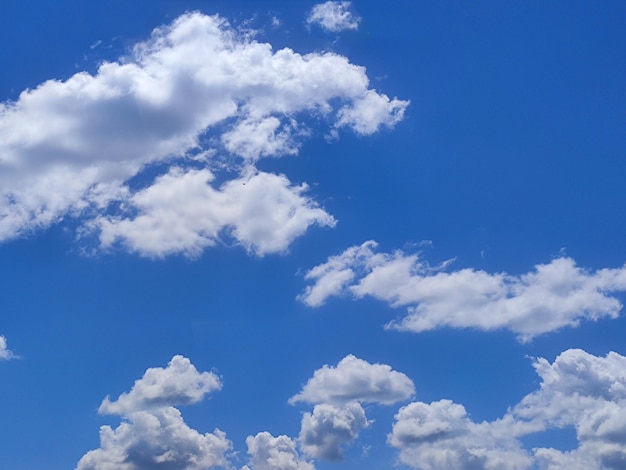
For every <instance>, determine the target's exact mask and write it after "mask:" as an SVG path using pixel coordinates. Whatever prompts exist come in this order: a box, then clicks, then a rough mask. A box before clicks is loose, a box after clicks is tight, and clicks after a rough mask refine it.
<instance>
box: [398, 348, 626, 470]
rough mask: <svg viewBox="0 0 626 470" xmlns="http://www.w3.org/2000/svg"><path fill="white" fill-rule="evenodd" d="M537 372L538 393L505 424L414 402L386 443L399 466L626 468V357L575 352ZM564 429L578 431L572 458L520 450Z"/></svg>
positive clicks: (447, 404) (426, 469) (444, 405)
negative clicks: (525, 440)
mask: <svg viewBox="0 0 626 470" xmlns="http://www.w3.org/2000/svg"><path fill="white" fill-rule="evenodd" d="M534 367H535V370H536V371H537V373H538V375H539V376H540V377H541V384H540V387H539V389H538V390H537V391H535V392H533V393H530V394H529V395H527V396H526V397H524V398H523V399H522V400H521V401H520V403H518V404H517V405H515V406H514V407H512V408H511V409H510V410H509V411H508V412H507V413H506V414H505V415H504V416H503V417H502V418H501V419H498V420H495V421H492V422H482V423H475V422H473V421H471V420H470V419H469V417H468V416H467V413H466V411H465V408H464V407H463V406H461V405H458V404H455V403H453V402H451V401H449V400H441V401H439V402H435V403H431V404H426V403H421V402H415V403H411V404H409V405H407V406H405V407H403V408H401V409H400V411H399V412H398V414H397V415H396V422H395V424H394V426H393V431H392V433H391V434H390V435H389V438H388V440H389V443H390V444H391V445H392V446H394V447H396V448H398V449H400V460H401V461H403V462H404V463H406V464H407V465H409V466H411V467H413V468H416V469H422V470H430V469H447V468H450V469H457V468H458V469H473V468H485V469H491V468H493V469H496V468H503V469H527V468H531V467H532V468H541V469H550V470H556V469H562V468H568V469H570V468H571V469H587V468H601V469H607V470H609V469H610V470H617V469H623V468H625V465H626V357H624V356H621V355H619V354H617V353H614V352H612V353H609V354H608V355H607V356H606V357H597V356H593V355H591V354H589V353H587V352H585V351H582V350H580V349H570V350H567V351H565V352H563V353H562V354H561V355H559V356H558V357H557V358H556V359H555V361H554V362H553V363H552V364H550V363H549V362H548V361H547V360H545V359H541V358H540V359H537V360H536V361H535V363H534ZM566 427H573V428H574V429H575V430H576V436H577V439H578V442H579V446H578V447H577V448H576V449H574V450H571V451H561V450H558V449H553V448H535V449H532V450H531V451H529V450H525V449H523V448H522V446H521V442H520V440H519V439H520V438H521V437H523V436H525V435H529V434H533V433H537V432H542V431H545V430H549V429H561V428H566Z"/></svg>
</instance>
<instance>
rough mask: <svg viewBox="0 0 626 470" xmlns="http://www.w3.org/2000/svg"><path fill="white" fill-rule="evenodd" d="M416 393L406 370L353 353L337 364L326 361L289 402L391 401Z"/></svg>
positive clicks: (390, 402)
mask: <svg viewBox="0 0 626 470" xmlns="http://www.w3.org/2000/svg"><path fill="white" fill-rule="evenodd" d="M414 394H415V386H414V385H413V382H412V381H411V379H409V378H408V377H407V376H406V375H404V374H403V373H401V372H397V371H395V370H392V369H391V367H390V366H388V365H387V364H370V363H369V362H366V361H364V360H362V359H359V358H357V357H355V356H353V355H351V354H350V355H348V356H346V357H344V358H343V359H342V360H341V361H340V362H339V364H337V366H336V367H333V366H328V365H324V366H323V367H322V368H321V369H318V370H316V371H315V372H314V374H313V377H311V378H310V379H309V381H308V382H307V383H306V385H305V386H304V387H303V388H302V391H301V392H300V393H298V394H297V395H295V396H293V397H292V398H291V399H290V400H289V402H290V403H297V402H307V403H312V404H316V403H330V404H334V405H345V404H346V403H350V402H355V401H356V402H369V403H381V404H384V405H391V404H393V403H396V402H398V401H401V400H406V399H408V398H410V397H411V396H412V395H414Z"/></svg>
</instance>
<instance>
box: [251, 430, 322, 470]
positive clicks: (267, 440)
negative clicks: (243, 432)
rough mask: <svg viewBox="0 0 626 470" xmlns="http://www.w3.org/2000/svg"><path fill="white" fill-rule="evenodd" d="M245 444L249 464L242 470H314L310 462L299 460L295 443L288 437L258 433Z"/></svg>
mask: <svg viewBox="0 0 626 470" xmlns="http://www.w3.org/2000/svg"><path fill="white" fill-rule="evenodd" d="M246 444H247V445H248V454H249V455H250V462H249V463H248V465H249V466H244V467H243V469H242V470H315V466H314V465H313V464H312V463H311V462H309V461H307V460H304V459H301V458H300V456H299V455H298V451H297V450H296V443H295V442H294V441H293V440H292V439H291V438H289V437H288V436H278V437H274V436H272V435H271V434H270V433H269V432H260V433H258V434H257V435H256V436H248V438H247V439H246Z"/></svg>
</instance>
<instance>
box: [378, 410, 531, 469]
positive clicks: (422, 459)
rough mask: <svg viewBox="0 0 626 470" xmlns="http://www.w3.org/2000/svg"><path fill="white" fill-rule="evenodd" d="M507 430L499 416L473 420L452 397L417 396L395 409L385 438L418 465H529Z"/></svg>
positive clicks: (407, 460)
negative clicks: (424, 399) (422, 399)
mask: <svg viewBox="0 0 626 470" xmlns="http://www.w3.org/2000/svg"><path fill="white" fill-rule="evenodd" d="M502 431H505V432H502ZM506 431H508V430H507V429H506V426H503V423H502V422H498V421H496V422H494V423H487V422H483V423H475V422H473V421H471V420H470V419H469V417H468V416H467V412H466V411H465V408H464V407H463V406H462V405H458V404H456V403H453V402H451V401H450V400H441V401H438V402H434V403H430V404H427V403H422V402H415V403H411V404H409V405H407V406H405V407H403V408H401V409H400V411H399V412H398V414H397V415H396V423H395V424H394V425H393V431H392V433H391V434H390V435H389V443H390V444H391V445H392V446H394V447H397V448H399V449H401V451H400V460H401V461H402V462H404V463H405V464H407V465H409V466H410V467H412V468H415V469H420V470H470V469H479V468H480V469H485V470H497V469H503V470H517V469H525V468H529V466H530V465H531V463H532V459H531V457H530V455H529V454H528V453H527V452H526V451H524V450H523V449H522V448H521V445H520V443H519V441H517V440H516V439H515V438H514V436H511V433H510V432H506Z"/></svg>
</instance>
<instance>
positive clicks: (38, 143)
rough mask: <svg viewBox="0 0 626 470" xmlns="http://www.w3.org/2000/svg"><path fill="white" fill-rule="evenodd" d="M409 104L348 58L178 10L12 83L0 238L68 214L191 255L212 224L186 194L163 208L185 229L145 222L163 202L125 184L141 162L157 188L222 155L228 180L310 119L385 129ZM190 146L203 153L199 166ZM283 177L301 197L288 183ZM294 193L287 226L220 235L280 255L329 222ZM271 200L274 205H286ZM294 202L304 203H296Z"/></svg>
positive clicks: (1, 167) (280, 147)
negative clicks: (113, 43) (105, 51)
mask: <svg viewBox="0 0 626 470" xmlns="http://www.w3.org/2000/svg"><path fill="white" fill-rule="evenodd" d="M407 106H408V102H407V101H401V100H397V99H395V98H394V99H389V98H388V97H387V96H386V95H383V94H378V93H377V92H376V91H374V90H372V89H371V88H369V80H368V77H367V74H366V71H365V68H363V67H360V66H357V65H354V64H351V63H350V62H349V60H348V59H347V58H346V57H343V56H340V55H338V54H334V53H332V52H326V53H311V54H306V55H302V54H299V53H297V52H295V51H293V50H291V49H288V48H285V49H280V50H277V51H274V50H273V49H272V46H271V45H270V44H267V43H261V42H258V41H255V40H253V39H251V37H250V35H249V34H245V33H239V32H238V31H237V30H236V29H234V28H232V27H231V26H230V25H229V24H228V22H227V21H226V20H224V19H223V18H220V17H219V16H206V15H203V14H200V13H187V14H184V15H182V16H181V17H179V18H177V19H176V20H175V21H174V22H173V23H172V24H170V25H166V26H163V27H160V28H157V29H156V30H155V31H154V32H153V34H152V36H151V38H150V39H148V40H147V41H145V42H142V43H139V44H137V45H136V46H135V47H134V48H133V50H132V52H131V53H130V54H129V55H128V56H126V57H123V58H121V59H119V60H118V61H115V62H106V63H103V64H102V65H101V66H100V67H99V68H98V70H97V72H96V73H95V74H93V75H92V74H89V73H87V72H80V73H77V74H75V75H73V76H71V77H70V78H68V79H66V80H49V81H46V82H44V83H42V84H41V85H39V86H38V87H36V88H35V89H32V90H25V91H23V92H22V93H21V94H20V96H19V98H18V100H17V101H15V102H4V103H1V104H0V187H1V188H2V190H1V192H0V241H2V240H8V239H11V238H15V237H18V236H21V235H23V234H26V233H30V232H32V231H34V230H38V229H43V228H46V227H48V226H50V225H51V224H54V223H57V222H58V221H60V220H62V219H63V218H65V217H68V216H71V217H77V218H78V220H79V221H80V222H81V225H83V226H85V225H86V226H88V227H90V228H91V229H94V228H95V229H96V230H102V233H101V238H100V240H101V242H102V243H103V244H104V246H105V247H106V246H108V245H107V243H110V242H111V241H112V240H118V239H119V240H121V241H122V242H123V243H122V244H123V245H124V246H126V247H128V248H130V249H132V250H134V251H136V252H138V253H140V254H146V255H150V256H154V255H157V256H161V255H165V254H169V253H173V252H178V253H184V254H197V252H198V250H201V249H203V248H204V247H206V246H211V244H212V243H214V242H215V239H216V231H219V230H218V229H219V224H217V225H216V224H213V223H208V226H206V225H202V224H199V225H194V221H193V219H194V218H195V217H196V216H197V215H198V214H197V213H196V212H195V211H192V210H185V209H184V208H186V207H187V206H188V205H194V206H195V205H197V204H198V200H197V198H195V197H196V196H197V195H196V194H192V195H191V197H192V200H190V201H187V200H183V201H180V205H179V206H178V208H179V212H177V213H176V215H175V216H174V217H175V219H176V222H177V223H181V224H182V226H183V229H182V232H183V233H180V234H179V233H176V231H177V230H178V226H175V225H172V224H169V229H170V230H171V231H172V232H174V233H169V234H164V233H163V230H165V226H168V222H169V221H168V220H165V219H161V220H158V221H156V220H154V218H155V217H157V216H159V215H162V216H163V217H165V218H167V217H170V216H172V213H171V212H172V211H171V210H160V211H154V212H153V213H151V214H145V213H141V212H142V210H143V211H145V207H144V206H141V204H142V203H144V202H145V203H146V204H148V208H151V206H150V204H149V201H148V202H146V201H145V200H146V198H148V196H147V195H146V194H148V195H149V194H150V192H149V191H148V190H149V188H146V187H142V188H139V189H137V188H136V185H135V184H134V183H133V184H131V183H130V182H129V181H131V180H132V181H133V182H136V181H137V180H145V178H143V176H144V170H145V169H146V168H147V167H154V166H155V165H156V164H158V165H159V168H164V171H163V172H162V178H156V179H155V180H154V182H153V184H155V185H159V184H161V185H162V184H164V180H163V178H165V180H166V181H169V180H168V177H169V178H170V179H171V178H172V174H173V173H176V172H177V171H178V172H180V174H176V175H178V176H180V177H182V175H186V176H189V177H192V176H197V177H198V178H202V177H206V179H205V183H206V182H207V181H210V180H211V177H210V176H208V173H203V172H205V171H208V168H210V167H211V162H213V161H214V158H213V157H210V155H215V156H217V157H219V158H221V159H226V160H227V165H226V166H227V167H228V168H233V167H234V168H238V167H243V168H244V170H241V173H240V174H239V175H238V176H235V177H234V178H232V177H230V178H227V179H230V182H231V183H232V184H233V185H236V184H239V182H240V180H241V178H243V175H244V174H247V172H249V168H250V166H251V165H254V164H255V162H256V161H257V160H258V159H259V158H263V157H268V156H280V155H290V154H295V153H297V152H298V148H299V142H300V141H301V139H303V138H305V137H306V136H307V135H309V134H310V129H309V128H308V126H307V122H308V121H310V119H311V118H315V120H316V122H326V123H328V125H329V126H330V128H331V129H337V128H338V127H344V126H347V127H348V128H351V129H352V130H354V131H355V132H357V133H361V134H367V133H370V132H372V131H373V130H375V129H378V128H379V127H380V126H382V125H393V124H394V123H395V122H397V121H398V119H401V117H402V113H403V112H404V109H405V108H406V107H407ZM359 113H361V114H362V115H359ZM307 120H308V121H307ZM197 155H205V156H209V157H207V158H208V161H207V159H205V160H202V159H198V158H194V157H195V156H197ZM217 157H215V158H217ZM168 175H169V176H168ZM200 175H201V176H200ZM231 176H232V175H231ZM280 178H284V177H280ZM281 185H282V186H283V189H284V190H285V191H290V192H292V193H294V194H295V195H298V194H300V192H299V190H298V189H296V188H298V186H296V187H294V186H292V185H291V184H290V183H286V180H285V179H281V180H280V184H278V186H281ZM210 189H211V188H210ZM212 189H213V191H209V190H205V191H204V193H205V194H204V195H205V196H206V197H207V198H209V199H208V200H206V201H205V205H209V204H215V203H216V202H217V201H216V200H215V198H213V199H211V198H212V197H213V196H215V194H214V192H215V191H218V190H217V189H216V188H212ZM222 190H223V187H222ZM238 195H239V196H241V197H242V198H244V199H245V198H247V197H248V196H249V193H248V192H241V193H240V194H236V193H235V192H234V191H231V193H230V195H229V196H230V197H231V198H234V197H237V196H238ZM181 197H182V196H181ZM199 197H202V196H199ZM298 201H299V202H298V204H299V205H298V206H297V207H296V208H295V211H296V212H297V213H298V215H299V216H298V217H295V218H294V220H291V219H289V220H288V222H289V223H290V224H292V225H291V228H290V229H289V230H291V231H290V232H289V233H290V234H291V233H293V235H290V234H287V235H286V234H285V233H283V232H282V231H280V230H278V231H276V232H272V230H277V227H276V226H270V225H268V226H266V227H263V228H262V229H261V230H259V231H258V233H259V235H260V237H261V238H260V239H257V238H254V237H255V236H256V234H257V231H256V228H257V227H251V228H250V229H251V232H250V233H246V232H245V228H242V226H243V225H245V221H244V220H243V219H233V217H234V216H233V215H232V214H231V215H230V217H227V219H226V220H227V224H226V226H225V227H226V229H227V230H226V231H227V232H228V231H229V230H230V231H233V232H237V231H238V230H241V232H242V234H241V237H242V238H240V239H238V240H239V241H241V243H242V244H243V245H244V246H246V248H248V249H249V250H250V251H251V252H254V253H257V254H263V253H265V252H271V251H282V250H283V249H284V247H285V245H286V244H288V243H289V242H290V241H291V240H292V239H293V237H295V236H299V235H301V234H302V233H303V231H304V230H306V227H308V226H309V225H311V224H314V223H321V224H325V223H326V224H327V223H328V221H329V220H330V216H328V215H326V214H324V215H323V216H322V215H319V214H320V213H319V212H316V214H317V215H313V216H311V215H310V211H309V210H308V209H310V208H311V207H313V203H312V202H311V201H308V200H307V201H300V200H298ZM263 202H264V203H265V204H267V206H263V207H262V212H263V213H269V212H271V211H273V210H274V209H275V206H274V205H273V204H274V203H277V200H276V199H275V198H272V197H270V198H266V199H263ZM188 203H189V204H188ZM281 203H282V199H280V200H279V201H278V204H279V205H278V206H277V208H276V209H277V210H278V211H282V210H285V209H286V206H284V205H281ZM302 204H304V205H305V206H306V208H305V209H307V208H308V209H307V210H302V207H303V206H302ZM243 206H245V202H244V201H239V200H237V201H232V207H234V208H237V207H243ZM124 209H127V210H132V209H136V210H137V211H138V212H140V213H141V215H142V216H146V217H148V219H150V220H148V221H149V222H150V224H148V226H147V228H148V229H152V228H155V230H157V232H156V233H155V234H154V235H153V236H151V234H146V235H145V236H144V237H142V238H141V239H140V238H139V237H138V236H137V235H136V233H135V230H134V229H135V228H136V226H135V227H133V226H132V225H133V224H134V223H135V222H137V218H134V219H132V218H129V217H128V215H127V214H126V213H125V212H124ZM159 209H162V208H159ZM170 209H173V208H170ZM120 211H121V212H120ZM217 211H219V208H212V209H210V210H208V212H209V213H213V212H217ZM202 215H204V213H203V214H202ZM300 216H302V217H304V219H306V220H309V222H308V223H305V222H302V220H301V218H300ZM207 217H208V218H210V215H209V216H207ZM242 217H243V216H242ZM139 218H140V217H139ZM142 220H143V219H142ZM221 221H222V219H219V220H218V222H221ZM151 224H152V225H151ZM294 226H295V227H294ZM268 230H269V232H268ZM289 230H288V231H289ZM247 236H250V237H253V238H252V239H248V238H246V237H247ZM155 240H156V241H155ZM187 242H188V243H189V245H187V244H186V243H187ZM159 246H160V247H161V248H159Z"/></svg>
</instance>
